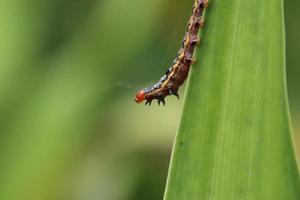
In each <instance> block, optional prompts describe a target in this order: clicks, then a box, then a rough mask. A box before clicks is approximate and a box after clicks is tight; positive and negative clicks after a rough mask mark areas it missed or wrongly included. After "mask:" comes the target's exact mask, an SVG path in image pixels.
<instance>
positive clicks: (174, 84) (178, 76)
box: [135, 0, 208, 106]
mask: <svg viewBox="0 0 300 200" xmlns="http://www.w3.org/2000/svg"><path fill="white" fill-rule="evenodd" d="M207 6H208V0H195V3H194V6H193V12H192V15H191V17H190V20H189V22H188V26H187V31H186V33H185V35H184V38H183V41H182V44H181V47H180V49H179V51H178V53H177V56H176V58H175V60H174V61H173V63H172V66H171V67H170V68H169V69H168V70H167V71H166V73H165V74H164V75H163V77H161V79H160V80H159V81H158V82H157V83H155V84H154V85H153V86H149V87H147V88H144V89H142V90H140V91H139V92H138V93H137V94H136V97H135V102H137V103H141V102H143V101H146V103H145V105H147V104H149V106H150V105H151V103H152V100H153V99H157V101H158V104H159V105H160V103H163V105H165V97H166V96H168V95H175V96H176V97H177V98H178V99H179V95H178V89H179V87H180V86H181V85H182V84H183V83H184V81H185V80H186V78H187V76H188V73H189V69H190V66H191V65H192V64H194V63H195V62H196V60H195V58H193V54H194V50H195V47H196V45H198V44H200V38H199V36H198V32H199V29H200V28H202V27H203V25H204V19H203V13H204V10H205V9H206V8H207Z"/></svg>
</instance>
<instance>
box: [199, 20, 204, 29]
mask: <svg viewBox="0 0 300 200" xmlns="http://www.w3.org/2000/svg"><path fill="white" fill-rule="evenodd" d="M204 24H205V21H204V19H200V21H199V25H200V27H201V28H203V27H204Z"/></svg>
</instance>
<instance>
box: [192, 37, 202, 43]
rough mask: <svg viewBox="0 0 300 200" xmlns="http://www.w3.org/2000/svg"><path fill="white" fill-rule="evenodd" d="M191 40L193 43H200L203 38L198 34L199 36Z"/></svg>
mask: <svg viewBox="0 0 300 200" xmlns="http://www.w3.org/2000/svg"><path fill="white" fill-rule="evenodd" d="M191 42H192V44H196V45H199V44H200V42H201V39H200V37H199V36H198V35H197V37H196V38H195V39H193V40H192V41H191Z"/></svg>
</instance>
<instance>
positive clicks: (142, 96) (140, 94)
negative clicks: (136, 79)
mask: <svg viewBox="0 0 300 200" xmlns="http://www.w3.org/2000/svg"><path fill="white" fill-rule="evenodd" d="M145 97H146V93H145V91H144V90H141V91H139V92H138V93H137V94H136V96H135V102H137V103H141V102H143V101H144V100H145Z"/></svg>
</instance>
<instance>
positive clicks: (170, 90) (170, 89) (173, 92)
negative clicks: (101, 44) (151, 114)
mask: <svg viewBox="0 0 300 200" xmlns="http://www.w3.org/2000/svg"><path fill="white" fill-rule="evenodd" d="M169 93H170V95H174V96H176V97H177V99H178V100H179V94H178V92H177V91H176V90H174V89H173V88H169Z"/></svg>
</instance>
